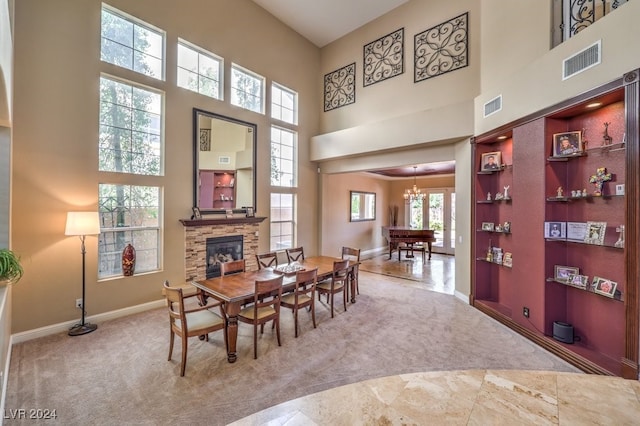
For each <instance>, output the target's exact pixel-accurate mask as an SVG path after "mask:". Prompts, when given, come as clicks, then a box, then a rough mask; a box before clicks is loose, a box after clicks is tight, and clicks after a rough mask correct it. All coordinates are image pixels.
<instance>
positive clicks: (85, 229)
mask: <svg viewBox="0 0 640 426" xmlns="http://www.w3.org/2000/svg"><path fill="white" fill-rule="evenodd" d="M64 234H65V235H77V236H78V237H80V241H81V251H80V252H81V253H82V321H81V322H80V323H79V324H76V325H74V326H73V327H71V328H70V329H69V336H80V335H82V334H87V333H91V332H92V331H93V330H95V329H96V328H98V326H97V325H96V324H89V323H86V322H85V321H84V316H85V314H86V312H87V306H86V304H85V297H84V296H85V259H84V258H85V255H86V253H87V250H86V249H85V246H84V239H85V237H86V236H87V235H98V234H100V219H99V217H98V212H68V213H67V227H66V228H65V231H64Z"/></svg>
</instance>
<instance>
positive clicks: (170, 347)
mask: <svg viewBox="0 0 640 426" xmlns="http://www.w3.org/2000/svg"><path fill="white" fill-rule="evenodd" d="M174 336H175V333H174V332H173V330H171V336H169V359H168V360H167V361H171V354H172V353H173V337H174Z"/></svg>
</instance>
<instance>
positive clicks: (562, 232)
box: [544, 222, 567, 239]
mask: <svg viewBox="0 0 640 426" xmlns="http://www.w3.org/2000/svg"><path fill="white" fill-rule="evenodd" d="M544 237H545V238H550V239H564V238H567V223H566V222H545V223H544Z"/></svg>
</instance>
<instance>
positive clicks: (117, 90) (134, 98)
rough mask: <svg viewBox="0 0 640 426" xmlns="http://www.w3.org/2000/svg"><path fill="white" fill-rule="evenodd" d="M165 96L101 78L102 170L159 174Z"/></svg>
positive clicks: (100, 146) (99, 156)
mask: <svg viewBox="0 0 640 426" xmlns="http://www.w3.org/2000/svg"><path fill="white" fill-rule="evenodd" d="M162 115H163V96H162V95H161V94H160V93H158V92H155V91H151V90H149V89H147V88H143V87H140V86H136V85H133V84H132V83H125V82H121V81H117V80H113V79H110V78H107V77H102V78H100V143H99V148H98V149H99V155H98V158H99V170H100V171H107V172H121V173H133V174H140V175H156V176H158V175H160V174H161V172H162V170H161V163H162V162H161V152H162V149H161V143H162Z"/></svg>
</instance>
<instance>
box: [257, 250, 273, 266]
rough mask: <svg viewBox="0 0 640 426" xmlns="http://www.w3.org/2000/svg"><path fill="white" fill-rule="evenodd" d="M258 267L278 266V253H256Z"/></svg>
mask: <svg viewBox="0 0 640 426" xmlns="http://www.w3.org/2000/svg"><path fill="white" fill-rule="evenodd" d="M256 261H257V262H258V269H262V268H270V267H272V266H273V267H276V266H278V254H277V253H276V252H275V251H270V252H268V253H262V254H256Z"/></svg>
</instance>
